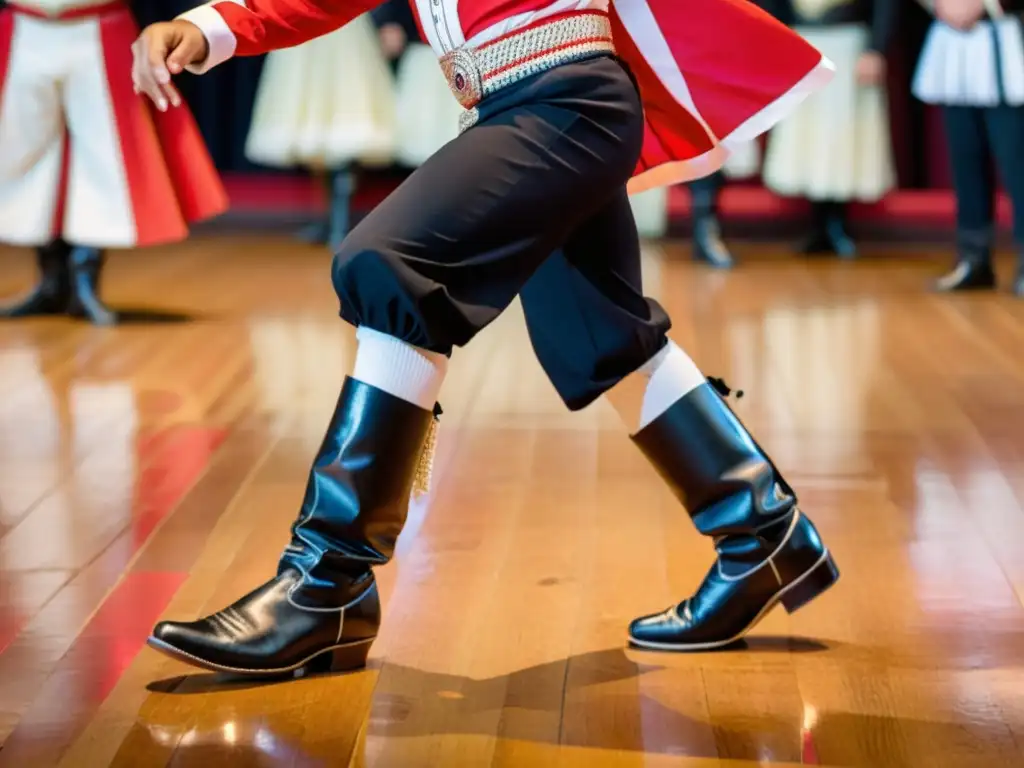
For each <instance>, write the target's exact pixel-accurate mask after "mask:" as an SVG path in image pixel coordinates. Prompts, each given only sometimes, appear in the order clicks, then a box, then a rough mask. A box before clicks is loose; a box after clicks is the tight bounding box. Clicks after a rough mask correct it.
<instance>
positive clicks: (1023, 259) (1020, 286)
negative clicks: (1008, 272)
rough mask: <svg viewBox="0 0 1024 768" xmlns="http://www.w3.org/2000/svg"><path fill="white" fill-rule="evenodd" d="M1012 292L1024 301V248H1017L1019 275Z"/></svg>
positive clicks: (1017, 274) (1014, 281)
mask: <svg viewBox="0 0 1024 768" xmlns="http://www.w3.org/2000/svg"><path fill="white" fill-rule="evenodd" d="M1011 290H1012V291H1013V294H1014V296H1019V297H1021V298H1022V299H1024V246H1018V247H1017V273H1016V275H1015V276H1014V278H1013V286H1012V288H1011Z"/></svg>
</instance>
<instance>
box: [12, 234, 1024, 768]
mask: <svg viewBox="0 0 1024 768" xmlns="http://www.w3.org/2000/svg"><path fill="white" fill-rule="evenodd" d="M740 253H741V255H744V256H747V257H749V258H748V262H747V263H746V264H745V265H744V266H743V267H742V268H741V269H739V270H737V271H735V272H733V273H729V274H722V273H715V272H709V271H706V270H703V269H701V268H699V267H696V266H694V265H691V264H690V263H689V262H688V261H687V260H686V259H685V258H684V256H683V254H684V251H683V250H682V249H681V248H676V247H674V246H672V247H666V248H665V249H662V248H653V247H652V248H650V249H649V250H648V253H647V259H648V262H649V263H648V265H647V269H646V271H645V274H646V276H647V278H648V280H649V281H650V285H649V286H648V290H649V292H650V293H652V294H653V295H656V296H657V297H658V298H659V299H660V300H661V301H662V302H663V303H664V304H665V305H666V306H667V307H668V309H669V310H670V311H671V312H672V314H673V316H674V319H675V326H674V328H673V331H672V334H673V336H674V338H675V339H676V340H677V341H678V342H679V343H680V344H682V345H683V346H684V347H686V348H687V349H688V350H689V351H690V352H691V354H692V355H693V356H694V357H695V358H696V359H697V360H698V361H699V362H700V363H701V365H702V366H703V367H704V368H705V370H706V371H707V372H708V373H709V374H714V375H721V376H724V377H725V378H726V380H727V381H729V383H730V384H732V385H734V386H736V387H739V388H742V389H744V390H745V391H746V396H745V397H744V398H743V399H742V400H740V401H739V402H738V404H737V409H738V410H739V412H740V413H741V415H742V416H743V418H744V419H745V421H747V423H748V424H749V426H750V427H751V428H752V430H753V431H754V432H755V434H756V435H757V436H758V438H759V440H760V441H761V442H762V443H763V444H764V445H765V446H766V447H767V448H769V450H770V451H771V452H772V454H773V456H774V458H775V459H776V461H777V463H778V464H779V465H780V466H781V468H782V469H783V470H784V471H785V472H787V474H788V476H789V478H790V480H791V482H792V483H793V484H794V485H795V486H796V488H797V489H798V491H799V492H800V493H801V496H802V502H803V503H802V506H804V507H805V508H806V509H807V510H808V512H809V513H810V514H812V515H813V517H814V519H815V521H816V522H817V524H818V526H819V528H820V529H821V531H822V533H823V534H824V535H825V536H826V537H827V539H828V541H829V542H830V546H831V548H832V550H833V551H834V553H835V555H836V558H837V561H838V562H839V564H840V567H841V568H842V569H843V576H844V578H843V580H842V581H841V582H840V584H839V585H838V587H837V588H836V589H835V590H833V591H832V592H830V593H829V594H828V595H827V596H825V597H823V598H822V599H821V600H820V601H818V602H816V603H814V604H813V605H812V606H811V607H809V608H808V609H807V610H806V611H804V612H801V613H799V614H797V615H796V616H793V617H788V616H786V615H785V614H782V613H778V614H773V615H771V616H770V617H769V618H768V620H766V621H765V622H764V623H763V624H762V625H761V626H760V627H759V628H758V630H757V632H756V634H755V635H754V636H752V637H751V638H750V639H749V641H748V642H747V643H746V645H745V646H743V647H741V648H738V649H735V650H729V651H724V652H719V653H712V654H705V655H685V656H684V655H659V654H655V653H647V652H638V651H632V650H628V649H626V648H624V639H625V626H626V623H627V621H628V620H629V618H631V617H633V616H634V615H636V614H639V613H644V612H647V611H649V610H652V609H659V608H661V607H663V606H664V605H667V604H668V603H669V602H670V601H671V600H673V599H675V598H678V597H681V596H683V595H684V594H687V593H688V590H689V589H690V588H691V587H692V586H693V585H694V584H695V583H696V581H697V580H698V579H699V578H700V577H701V576H702V575H703V572H704V570H705V568H706V567H707V564H708V562H709V556H710V549H709V547H708V545H707V543H706V542H704V541H702V540H701V539H699V538H698V537H697V536H696V535H695V533H694V532H693V530H692V528H691V526H690V524H689V522H688V520H687V518H686V516H685V515H684V514H683V513H682V512H681V511H680V509H679V508H678V507H677V505H676V504H675V503H674V502H673V500H672V499H671V497H670V496H669V494H668V493H667V492H666V491H665V490H664V489H663V487H662V486H661V484H660V483H659V481H658V479H657V478H656V476H655V475H654V473H653V472H652V471H651V469H650V468H649V467H648V466H647V465H646V464H645V462H644V461H643V460H642V459H641V457H640V456H638V455H637V453H636V452H635V450H634V449H633V448H632V446H631V444H630V442H629V440H628V439H627V438H626V437H625V436H624V434H623V432H622V430H621V429H620V428H619V425H618V423H617V421H616V418H615V416H614V414H613V413H612V411H611V410H610V408H608V407H607V406H606V405H604V404H603V403H599V404H597V405H596V406H594V407H592V408H590V409H588V410H586V411H584V412H582V413H579V414H574V415H571V414H567V413H565V411H564V409H563V408H562V407H561V405H560V403H559V402H558V400H557V398H556V397H555V395H554V392H553V390H552V389H551V387H550V386H549V384H548V383H547V382H546V381H545V379H544V377H543V375H542V373H541V371H540V370H539V368H538V366H537V364H536V363H535V361H534V360H533V358H532V355H531V352H530V348H529V345H528V341H527V338H526V334H525V331H524V329H523V326H522V322H521V316H520V314H519V310H518V308H516V307H513V308H512V309H511V310H510V311H509V312H508V313H507V314H506V315H504V316H503V317H502V318H500V319H499V320H498V322H496V323H495V324H494V325H493V326H492V327H491V328H489V329H488V330H487V331H486V332H485V333H484V334H483V335H482V336H481V337H480V339H479V340H478V341H477V343H475V344H474V345H473V346H472V347H471V348H469V349H467V350H462V351H460V352H459V353H458V354H457V355H456V356H455V359H454V360H453V363H452V371H451V374H450V376H449V380H448V382H447V383H446V385H445V390H444V392H443V400H442V401H443V403H444V406H445V419H444V423H443V427H442V432H441V438H440V451H439V456H438V464H437V471H436V475H435V488H434V492H433V495H432V497H431V498H430V499H429V500H428V501H427V502H425V503H417V504H416V505H414V507H413V508H412V511H411V514H410V521H409V525H408V527H407V529H406V532H405V533H404V535H403V537H402V540H401V542H400V554H399V558H398V561H397V562H396V563H395V564H393V565H391V566H389V567H387V568H386V569H383V570H382V572H381V581H382V589H383V591H384V594H385V598H386V600H387V621H386V623H385V626H384V630H383V634H382V635H381V637H380V638H379V640H378V642H377V643H376V645H375V646H374V651H373V654H372V663H371V665H370V667H369V668H368V669H366V670H365V671H362V672H359V673H357V674H351V675H347V676H340V677H321V678H307V679H301V680H295V681H291V682H287V683H279V684H274V685H266V686H256V685H239V684H225V683H223V682H222V681H219V680H218V679H217V678H215V677H213V676H210V675H206V674H197V673H194V672H193V671H191V670H190V669H188V668H186V667H184V666H182V665H180V664H178V663H176V662H173V661H171V660H169V659H166V658H164V657H161V656H159V655H157V654H155V653H153V652H151V651H149V650H148V649H146V648H144V646H143V642H144V640H145V637H146V634H147V632H148V630H149V628H150V626H151V625H152V623H153V622H154V621H155V620H157V619H158V618H159V617H161V616H174V617H190V616H194V615H197V614H199V613H200V612H203V611H204V610H207V609H213V608H219V607H221V606H222V605H223V604H225V603H226V602H228V601H229V600H230V599H233V598H234V597H236V596H238V595H239V594H240V593H241V592H242V591H244V590H245V589H247V588H248V587H250V586H252V585H253V584H255V583H257V582H259V581H260V580H262V579H263V577H264V576H265V575H266V574H267V573H268V572H269V570H270V569H271V568H272V567H273V564H274V561H275V559H276V555H277V553H278V550H279V549H280V547H281V545H282V543H283V542H284V540H285V537H286V534H287V527H288V524H289V522H290V519H291V517H292V515H293V514H294V511H295V509H296V508H297V504H298V503H299V501H300V499H301V494H302V487H303V482H304V476H305V472H306V469H307V466H308V464H309V461H310V460H311V458H312V456H313V453H314V452H315V450H316V448H317V446H318V444H319V440H320V437H321V434H322V430H323V427H324V425H325V421H326V419H327V417H328V416H329V413H330V410H331V407H332V405H333V402H334V399H335V397H336V394H337V386H338V383H339V381H340V379H341V376H342V375H343V373H344V372H345V370H346V369H347V368H348V366H349V365H350V364H351V360H352V355H353V351H354V339H353V335H352V333H351V331H350V330H348V329H347V328H346V327H345V326H344V325H342V323H341V322H340V321H339V320H338V319H337V318H336V310H337V307H336V303H335V300H334V297H333V294H332V292H331V288H330V285H329V282H328V280H327V274H328V272H327V270H328V267H329V257H328V256H326V255H325V254H323V253H321V252H319V251H316V250H313V249H309V248H304V247H301V246H296V245H294V244H293V243H291V242H290V241H287V240H284V239H277V238H266V237H263V238H257V237H251V238H241V237H239V238H230V237H218V238H211V239H198V240H196V241H194V242H192V243H190V244H188V245H187V246H185V247H183V248H179V249H168V250H162V251H155V252H153V253H147V254H144V255H141V256H135V255H117V256H115V257H114V258H113V259H112V263H111V269H110V273H109V280H108V283H107V286H108V289H107V291H106V294H107V297H108V298H109V299H110V301H111V303H112V304H114V305H117V306H119V307H121V308H125V307H127V308H136V309H137V308H138V307H145V310H146V311H145V312H139V313H138V316H139V317H145V319H146V321H145V322H139V323H130V324H128V325H125V326H123V327H121V328H118V329H114V330H104V329H94V328H89V327H84V326H81V325H75V324H71V323H68V322H65V321H61V320H47V321H32V322H25V323H6V324H3V325H0V744H2V745H3V746H2V749H0V766H3V767H5V768H6V766H12V767H13V768H35V767H36V766H41V767H42V766H56V765H61V766H75V767H81V768H97V767H99V766H106V765H113V766H124V767H125V768H148V767H149V766H293V767H305V766H387V767H389V768H390V767H391V766H395V767H396V768H417V767H418V766H441V767H443V768H447V767H448V766H454V767H456V768H459V767H461V766H467V767H470V768H472V767H474V766H523V767H525V768H535V767H537V768H540V767H543V766H581V767H584V766H586V767H589V766H597V767H604V766H629V767H631V768H632V767H633V766H636V767H639V766H645V767H647V766H654V767H657V768H661V767H662V766H685V767H687V768H689V767H690V766H694V767H696V766H699V767H700V768H705V767H707V768H710V767H711V766H717V767H719V768H724V767H725V766H729V767H730V768H741V767H746V766H750V767H752V766H754V765H759V766H761V765H783V766H785V765H800V764H804V765H808V764H809V765H830V766H864V767H865V768H888V767H889V766H899V767H901V768H902V767H903V766H907V767H912V768H917V767H918V766H921V767H922V768H943V767H945V766H950V767H954V766H955V767H959V766H978V767H979V768H990V767H995V766H1020V765H1024V605H1022V600H1024V509H1022V503H1024V439H1022V437H1021V435H1022V432H1024V356H1022V355H1021V350H1022V349H1024V302H1020V301H1015V300H1013V299H1011V298H1009V297H1008V296H1004V295H999V294H991V295H977V296H963V297H960V296H957V297H941V296H935V295H931V294H928V293H926V292H925V291H924V290H923V288H924V286H925V285H926V283H927V280H928V278H929V276H931V275H933V274H935V273H937V272H938V271H939V270H940V267H941V265H940V263H939V262H936V261H929V260H927V259H922V258H918V257H916V256H914V255H913V254H908V255H900V254H888V258H884V259H883V258H875V259H872V258H868V259H864V260H863V261H861V262H858V263H852V264H845V263H838V262H833V261H830V260H821V261H817V260H815V261H805V260H798V259H787V258H784V257H781V256H775V255H773V254H772V253H771V252H770V249H765V248H764V247H758V246H750V247H748V248H747V249H745V250H743V249H740ZM30 271H31V267H30V262H29V261H28V259H27V258H26V257H25V255H24V254H23V253H21V252H14V251H0V294H2V293H10V292H13V291H14V290H15V289H16V288H17V287H18V286H19V285H22V284H24V283H27V282H28V281H29V279H30Z"/></svg>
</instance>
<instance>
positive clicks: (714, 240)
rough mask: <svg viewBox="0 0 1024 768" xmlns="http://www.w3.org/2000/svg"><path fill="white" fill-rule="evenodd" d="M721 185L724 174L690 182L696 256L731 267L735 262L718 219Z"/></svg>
mask: <svg viewBox="0 0 1024 768" xmlns="http://www.w3.org/2000/svg"><path fill="white" fill-rule="evenodd" d="M722 184H723V179H722V176H721V174H714V175H713V176H710V177H708V178H707V179H699V180H698V181H695V182H692V183H691V184H690V199H691V201H692V205H693V258H694V260H696V261H700V262H703V263H705V264H709V265H710V266H712V267H716V268H718V269H730V268H732V266H733V265H734V264H735V263H736V262H735V259H733V256H732V253H730V251H729V248H728V246H726V244H725V241H724V240H723V239H722V227H721V224H720V223H719V220H718V197H719V195H720V193H721V189H722Z"/></svg>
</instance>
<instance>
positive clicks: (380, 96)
mask: <svg viewBox="0 0 1024 768" xmlns="http://www.w3.org/2000/svg"><path fill="white" fill-rule="evenodd" d="M435 66H436V64H435ZM394 90H395V86H394V79H393V77H392V76H391V71H390V69H389V67H388V63H387V60H386V59H385V58H384V55H383V53H382V52H381V49H380V43H379V42H378V38H377V30H376V28H375V27H374V25H373V22H372V21H371V20H370V18H369V17H368V16H361V17H359V18H357V19H355V20H354V21H352V22H350V23H349V24H346V25H345V26H344V27H342V28H341V29H339V30H337V31H335V32H332V33H330V34H328V35H324V36H323V37H319V38H316V39H314V40H310V41H309V42H308V43H303V44H302V45H300V46H296V47H294V48H285V49H282V50H279V51H274V52H272V53H270V54H269V55H268V56H267V60H266V63H265V64H264V68H263V74H262V77H261V78H260V84H259V89H258V91H257V94H256V103H255V107H254V109H253V116H252V126H251V127H250V129H249V136H248V139H247V141H246V145H245V154H246V157H248V158H249V159H250V160H252V161H253V162H255V163H260V164H262V165H268V166H273V167H289V166H293V165H305V166H311V167H324V168H334V167H338V166H341V165H344V164H346V163H349V162H360V163H363V164H366V165H386V164H389V163H391V162H392V160H393V158H394V152H395V101H394Z"/></svg>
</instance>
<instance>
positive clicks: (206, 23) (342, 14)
mask: <svg viewBox="0 0 1024 768" xmlns="http://www.w3.org/2000/svg"><path fill="white" fill-rule="evenodd" d="M380 3H381V0H214V1H213V2H210V3H207V4H206V5H201V6H199V7H198V8H193V9H192V10H191V11H187V12H186V13H183V14H181V16H179V17H178V18H179V19H184V20H186V21H190V22H192V23H193V24H195V25H196V26H197V27H199V28H200V29H201V30H202V31H203V34H204V35H205V36H206V40H207V42H208V43H209V46H210V54H209V56H208V57H207V59H206V61H204V62H203V63H202V64H201V65H197V66H195V67H189V69H190V70H192V71H193V72H197V73H201V72H206V71H207V70H209V69H211V68H212V67H215V66H216V65H218V64H220V63H221V62H223V61H226V60H227V59H229V58H231V57H232V56H257V55H259V54H261V53H267V52H269V51H273V50H276V49H278V48H290V47H292V46H294V45H299V44H300V43H304V42H306V41H307V40H312V39H313V38H314V37H320V36H322V35H326V34H327V33H329V32H333V31H334V30H336V29H338V28H339V27H342V26H344V25H345V24H347V23H348V22H350V21H352V19H354V18H356V17H357V16H360V15H362V14H363V13H365V12H366V11H369V10H371V9H372V8H374V7H376V6H377V5H379V4H380Z"/></svg>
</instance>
